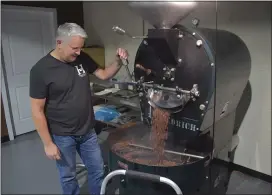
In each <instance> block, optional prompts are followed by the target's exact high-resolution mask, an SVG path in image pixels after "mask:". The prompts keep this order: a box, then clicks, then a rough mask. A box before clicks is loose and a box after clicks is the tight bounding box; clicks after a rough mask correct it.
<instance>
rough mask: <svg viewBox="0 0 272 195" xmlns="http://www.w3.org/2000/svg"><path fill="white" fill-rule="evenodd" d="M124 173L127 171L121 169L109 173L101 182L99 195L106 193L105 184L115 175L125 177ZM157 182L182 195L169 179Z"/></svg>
mask: <svg viewBox="0 0 272 195" xmlns="http://www.w3.org/2000/svg"><path fill="white" fill-rule="evenodd" d="M126 172H127V170H123V169H118V170H115V171H112V172H110V173H109V174H108V175H107V176H106V177H105V178H104V180H103V182H102V185H101V190H100V194H101V195H104V194H105V193H106V187H107V184H108V182H109V181H110V180H111V179H112V178H113V177H115V176H117V175H126ZM154 176H155V175H154ZM159 182H161V183H165V184H167V185H169V186H171V187H172V188H173V189H174V190H175V192H176V194H178V195H182V191H181V189H180V188H179V187H178V185H177V184H176V183H175V182H173V181H172V180H170V179H168V178H166V177H160V180H159Z"/></svg>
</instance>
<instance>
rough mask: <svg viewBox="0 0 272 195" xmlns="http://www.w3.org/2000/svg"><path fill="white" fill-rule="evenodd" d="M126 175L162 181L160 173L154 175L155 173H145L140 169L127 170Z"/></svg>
mask: <svg viewBox="0 0 272 195" xmlns="http://www.w3.org/2000/svg"><path fill="white" fill-rule="evenodd" d="M126 176H127V177H130V178H135V179H144V180H150V181H153V182H160V176H159V175H153V174H149V173H143V172H139V171H132V170H127V171H126Z"/></svg>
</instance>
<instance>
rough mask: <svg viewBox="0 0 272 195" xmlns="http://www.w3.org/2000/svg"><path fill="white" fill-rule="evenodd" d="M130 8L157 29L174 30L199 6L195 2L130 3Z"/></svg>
mask: <svg viewBox="0 0 272 195" xmlns="http://www.w3.org/2000/svg"><path fill="white" fill-rule="evenodd" d="M128 5H129V7H130V8H131V9H132V10H133V11H135V12H136V13H138V14H139V15H141V16H142V18H143V19H144V20H146V21H148V22H149V23H150V24H151V25H153V26H154V27H155V28H164V29H169V28H172V27H173V26H174V25H175V24H177V23H178V22H179V21H180V20H182V19H183V18H185V17H186V16H187V15H188V14H190V13H191V12H192V11H193V10H194V8H195V7H196V5H197V2H195V1H180V2H173V1H172V2H170V1H168V2H153V1H151V2H144V1H138V2H129V3H128Z"/></svg>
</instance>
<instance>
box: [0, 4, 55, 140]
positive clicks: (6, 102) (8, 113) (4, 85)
mask: <svg viewBox="0 0 272 195" xmlns="http://www.w3.org/2000/svg"><path fill="white" fill-rule="evenodd" d="M1 9H7V10H9V9H10V10H18V11H19V10H27V11H31V12H49V13H51V14H52V15H53V20H54V21H53V23H54V28H55V29H54V31H55V32H56V30H57V27H58V23H57V9H56V8H43V7H30V6H19V5H2V6H1ZM5 67H6V66H5V60H4V54H3V50H2V43H1V70H0V73H1V81H0V84H1V95H2V100H3V107H4V111H5V118H6V123H7V128H8V135H9V140H10V141H11V140H14V138H15V136H14V135H15V126H14V121H13V119H12V118H13V116H12V110H11V106H10V103H11V102H10V98H9V90H8V82H7V77H6V71H5Z"/></svg>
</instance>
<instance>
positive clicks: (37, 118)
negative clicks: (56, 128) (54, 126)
mask: <svg viewBox="0 0 272 195" xmlns="http://www.w3.org/2000/svg"><path fill="white" fill-rule="evenodd" d="M30 100H31V111H32V117H33V121H34V124H35V127H36V129H37V131H38V133H39V136H40V138H41V140H42V142H43V145H44V148H45V153H46V155H47V156H48V157H49V158H50V159H55V160H59V159H60V152H59V150H58V148H57V146H56V145H55V144H54V143H53V141H52V138H51V135H50V133H49V130H48V125H47V121H46V118H45V114H44V105H45V101H46V99H34V98H30Z"/></svg>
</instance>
